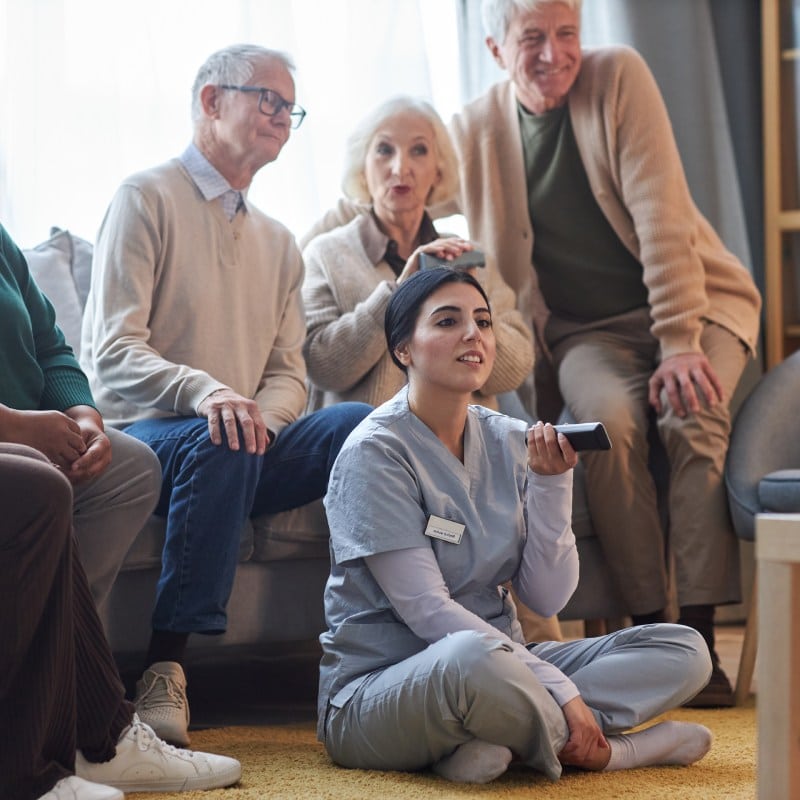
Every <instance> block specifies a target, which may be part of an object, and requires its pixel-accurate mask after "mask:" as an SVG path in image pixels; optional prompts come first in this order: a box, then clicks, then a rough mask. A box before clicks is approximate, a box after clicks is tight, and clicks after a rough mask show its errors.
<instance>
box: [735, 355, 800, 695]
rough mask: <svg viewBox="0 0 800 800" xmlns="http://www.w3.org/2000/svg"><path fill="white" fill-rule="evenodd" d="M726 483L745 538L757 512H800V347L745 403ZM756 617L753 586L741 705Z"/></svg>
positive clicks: (746, 687)
mask: <svg viewBox="0 0 800 800" xmlns="http://www.w3.org/2000/svg"><path fill="white" fill-rule="evenodd" d="M725 484H726V487H727V490H728V503H729V506H730V511H731V519H732V521H733V527H734V530H735V531H736V533H737V535H738V536H739V538H741V539H746V540H748V541H752V540H753V539H754V538H755V517H756V514H760V513H764V512H771V513H799V512H800V351H799V352H796V353H794V354H793V355H791V356H789V358H787V359H786V360H785V361H783V362H782V363H781V364H779V365H778V366H776V367H774V368H773V369H772V370H770V371H769V372H768V373H767V374H766V375H764V376H763V377H762V378H761V380H760V381H759V382H758V383H757V384H756V387H755V388H754V389H753V391H752V392H751V394H750V395H749V397H748V398H747V399H746V400H745V402H744V404H743V405H742V408H741V409H740V411H739V413H738V415H737V417H736V420H735V422H734V425H733V431H732V432H731V442H730V447H729V449H728V459H727V462H726V466H725ZM755 621H756V614H755V587H754V590H753V596H752V599H751V602H750V611H749V613H748V617H747V627H746V629H745V638H744V644H743V647H742V657H741V661H740V663H739V675H738V677H737V680H736V702H737V705H740V704H741V703H742V702H743V701H744V700H745V699H746V698H747V695H748V694H749V692H750V684H751V683H752V678H753V669H754V666H755V658H756V624H755Z"/></svg>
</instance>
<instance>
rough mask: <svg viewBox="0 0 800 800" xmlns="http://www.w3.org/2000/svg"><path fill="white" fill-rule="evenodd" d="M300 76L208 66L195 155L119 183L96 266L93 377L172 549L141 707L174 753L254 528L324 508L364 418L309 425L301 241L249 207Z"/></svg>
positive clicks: (286, 68) (258, 53) (348, 406)
mask: <svg viewBox="0 0 800 800" xmlns="http://www.w3.org/2000/svg"><path fill="white" fill-rule="evenodd" d="M293 68H294V67H293V64H292V62H291V60H290V59H289V57H288V56H287V55H285V54H284V53H281V52H277V51H273V50H267V49H264V48H261V47H256V46H252V45H236V46H232V47H228V48H225V49H223V50H220V51H219V52H217V53H214V54H213V55H211V56H210V57H209V58H208V59H207V60H206V62H205V64H203V66H202V67H201V68H200V70H199V72H198V74H197V77H196V79H195V82H194V86H193V89H192V117H193V122H194V136H193V141H192V143H191V144H190V145H189V147H188V148H187V149H186V151H185V152H184V153H183V154H182V155H181V156H179V157H178V158H175V159H172V160H171V161H169V162H167V163H165V164H162V165H160V166H157V167H155V168H152V169H149V170H146V171H144V172H140V173H138V174H136V175H133V176H132V177H130V178H128V179H127V180H125V181H124V182H123V184H122V186H121V187H120V188H119V189H118V191H117V193H116V195H115V196H114V198H113V199H112V201H111V205H110V206H109V208H108V211H107V212H106V216H105V219H104V220H103V223H102V226H101V228H100V232H99V234H98V240H97V245H96V249H95V257H94V267H93V275H92V287H91V292H90V294H89V299H88V301H87V306H86V314H85V319H84V328H83V347H82V363H83V366H84V368H85V369H86V371H87V373H88V374H89V376H90V379H91V384H92V388H93V390H94V393H95V398H96V400H97V404H98V406H99V407H100V408H101V409H102V411H103V412H104V414H105V418H106V420H107V422H109V423H110V424H113V425H116V426H118V427H121V428H124V429H125V430H126V432H127V433H129V434H131V435H133V436H135V437H136V438H138V439H140V440H141V441H143V442H146V443H147V444H149V445H150V446H151V447H152V448H153V450H154V451H155V452H156V454H157V455H158V457H159V459H160V461H161V465H162V471H163V489H162V494H161V498H160V501H159V504H158V507H157V508H156V513H157V514H160V515H163V516H165V517H166V519H167V532H166V542H165V545H164V551H163V555H162V572H161V577H160V580H159V583H158V589H157V596H156V603H155V609H154V612H153V618H152V627H153V632H152V637H151V641H150V647H149V651H148V654H147V664H146V667H147V668H146V669H145V671H144V675H143V677H142V679H141V680H140V681H139V682H138V684H137V696H136V700H135V702H136V707H137V711H138V713H139V716H140V717H141V718H142V720H143V721H146V722H147V723H148V724H150V725H151V726H152V727H153V728H154V729H155V730H156V731H157V732H158V733H159V735H160V736H161V737H162V738H164V739H166V740H168V741H170V742H173V743H175V744H179V745H185V744H187V743H188V733H187V727H188V719H189V711H188V704H187V702H186V695H185V686H186V682H185V677H184V674H183V669H182V666H181V662H182V660H183V655H184V651H185V648H186V643H187V640H188V637H189V634H190V633H205V634H218V633H222V632H223V631H224V630H225V628H226V611H225V609H226V604H227V601H228V598H229V595H230V591H231V587H232V584H233V578H234V574H235V570H236V564H237V559H238V551H239V535H240V532H241V530H242V526H243V524H244V522H245V520H246V519H247V517H248V516H251V515H256V514H263V513H276V512H278V511H284V510H287V509H290V508H296V507H298V506H301V505H303V504H305V503H308V502H310V501H311V500H314V499H316V498H318V497H321V496H322V495H323V494H324V492H325V489H326V486H327V479H328V472H329V469H330V467H331V466H332V464H333V461H334V459H335V457H336V455H337V453H338V450H339V447H340V446H341V444H342V442H343V441H344V439H345V438H346V437H347V435H348V434H349V432H350V430H351V429H352V428H353V427H355V425H356V424H357V423H358V422H359V421H360V420H361V419H362V418H363V417H364V416H365V414H366V413H367V412H368V411H369V410H370V409H369V406H366V405H363V404H360V403H344V404H340V405H338V406H335V407H331V408H328V409H324V410H322V411H319V412H316V413H314V414H311V415H308V416H306V417H303V418H299V416H300V414H301V412H302V410H303V408H304V405H305V402H306V390H305V374H306V373H305V364H304V361H303V355H302V345H303V339H304V335H305V320H304V316H303V308H302V303H301V295H300V288H301V286H302V282H303V263H302V259H301V256H300V253H299V251H298V249H297V246H296V244H295V241H294V237H293V236H292V234H291V233H290V232H289V231H288V230H287V229H286V228H285V227H284V226H282V225H281V224H280V223H278V222H276V221H275V220H273V219H271V218H269V217H267V216H266V215H265V214H263V213H262V212H261V211H259V210H258V209H257V208H255V207H254V206H253V205H252V204H251V203H250V202H249V201H248V199H247V189H248V187H249V186H250V183H251V181H252V179H253V177H254V175H255V174H256V173H257V172H258V170H260V169H261V168H262V167H263V166H265V165H266V164H269V163H271V162H272V161H274V160H275V159H276V158H277V157H278V155H279V154H280V152H281V149H282V148H283V146H284V145H285V144H286V142H287V140H288V139H289V135H290V132H291V130H292V129H295V128H298V127H299V126H300V124H301V122H302V121H303V118H304V116H305V111H304V110H303V109H302V108H301V107H300V106H299V105H297V104H296V103H295V102H294V100H295V86H294V80H293V77H292V70H293Z"/></svg>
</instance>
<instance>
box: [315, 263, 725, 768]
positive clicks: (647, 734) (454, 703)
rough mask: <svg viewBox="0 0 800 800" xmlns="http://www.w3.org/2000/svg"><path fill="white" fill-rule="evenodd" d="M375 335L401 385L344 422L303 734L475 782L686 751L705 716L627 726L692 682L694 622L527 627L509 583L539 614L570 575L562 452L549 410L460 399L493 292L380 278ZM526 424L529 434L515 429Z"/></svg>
mask: <svg viewBox="0 0 800 800" xmlns="http://www.w3.org/2000/svg"><path fill="white" fill-rule="evenodd" d="M385 330H386V338H387V342H388V346H389V351H390V353H391V354H392V357H393V359H394V360H395V361H396V363H397V364H398V366H400V367H401V369H403V370H405V371H406V372H407V375H408V384H407V386H406V387H404V388H403V389H401V390H400V392H399V393H398V394H397V395H395V397H394V398H392V399H391V400H389V401H388V402H386V403H384V404H383V405H382V406H380V407H379V408H377V409H375V410H374V411H373V412H372V413H371V414H370V415H369V416H368V417H367V418H366V419H365V420H364V421H363V422H362V423H361V424H360V425H359V426H358V427H357V428H356V429H355V430H354V431H353V433H352V434H351V435H350V437H349V438H348V440H347V442H346V443H345V445H344V447H343V449H342V451H341V453H340V454H339V457H338V458H337V460H336V463H335V465H334V468H333V471H332V473H331V478H330V483H329V488H328V494H327V496H326V498H325V505H326V509H327V513H328V520H329V524H330V529H331V555H332V568H331V575H330V578H329V580H328V584H327V587H326V590H325V613H326V618H327V624H328V630H327V631H326V632H325V633H324V634H323V635H322V636H321V637H320V638H321V642H322V646H323V657H322V663H321V672H320V692H319V725H318V734H319V737H320V739H321V740H322V741H323V742H324V743H325V747H326V749H327V751H328V753H329V754H330V756H331V757H332V758H333V760H334V761H335V762H336V763H338V764H340V765H342V766H345V767H357V768H362V769H391V770H416V769H422V768H425V767H432V768H433V770H434V771H435V772H437V773H438V774H440V775H442V776H444V777H445V778H448V779H450V780H454V781H463V782H487V781H490V780H492V779H494V778H496V777H497V776H498V775H500V774H501V773H503V772H504V771H505V770H506V768H507V767H508V765H509V763H510V762H511V761H512V759H515V758H516V759H519V760H521V761H522V762H524V763H525V764H527V765H528V766H531V767H533V768H535V769H537V770H540V771H542V772H544V773H545V774H546V775H547V776H549V777H550V778H552V779H556V778H558V777H559V776H560V774H561V770H562V765H572V766H577V767H581V768H585V769H592V770H614V769H627V768H631V767H640V766H647V765H654V764H684V765H685V764H691V763H693V762H694V761H697V760H698V759H700V758H702V757H703V756H704V755H705V753H706V752H707V751H708V749H709V748H710V746H711V738H712V737H711V733H710V731H709V730H708V729H707V728H704V727H703V726H701V725H696V724H692V723H679V722H662V723H659V724H656V725H653V726H651V727H649V728H647V729H645V730H643V731H640V732H636V733H625V731H627V730H629V729H631V728H633V727H635V726H637V725H640V724H641V723H643V722H646V721H647V720H650V719H652V718H653V717H654V716H656V715H658V714H661V713H662V712H664V711H667V710H668V709H671V708H674V707H676V706H679V705H681V704H682V703H684V702H685V701H686V700H688V699H689V698H690V697H692V696H694V695H695V694H696V693H697V692H698V691H699V690H700V689H701V688H702V687H703V686H704V685H705V684H706V682H707V681H708V679H709V676H710V674H711V659H710V656H709V652H708V648H707V646H706V644H705V642H704V641H703V639H702V637H701V636H700V635H699V634H698V633H697V632H696V631H694V630H692V629H691V628H688V627H684V626H681V625H669V624H653V625H643V626H639V627H634V628H629V629H626V630H623V631H620V632H618V633H614V634H611V635H608V636H603V637H599V638H595V639H584V640H579V641H572V642H542V643H539V644H530V645H527V646H526V644H525V643H524V641H523V639H522V636H521V632H520V627H519V624H518V622H517V620H516V612H515V608H514V604H513V602H512V600H511V598H510V595H509V593H508V592H507V591H506V590H505V589H502V588H501V584H503V583H504V582H506V581H509V580H511V581H512V582H513V585H514V587H515V588H516V590H517V592H518V593H519V596H520V597H521V599H522V600H523V601H524V602H525V603H527V604H529V605H530V606H531V607H532V608H533V609H535V610H536V611H537V612H539V613H540V614H544V615H550V614H554V613H557V612H558V611H559V610H560V609H561V608H562V607H563V605H564V604H565V603H566V601H567V599H568V598H569V596H570V594H571V593H572V591H573V590H574V588H575V586H576V584H577V580H578V556H577V551H576V548H575V538H574V535H573V533H572V529H571V527H570V516H571V507H572V503H571V494H572V467H574V465H575V464H576V462H577V455H576V453H575V451H574V450H573V449H572V447H571V446H570V445H569V443H568V442H567V440H566V439H565V438H564V436H563V435H560V434H557V433H556V431H555V430H554V429H553V428H552V426H550V425H543V424H542V423H537V424H536V425H535V426H533V427H532V428H530V429H529V430H527V433H526V425H525V423H522V422H520V421H518V420H515V419H512V418H510V417H506V416H504V415H502V414H499V413H497V412H494V411H492V410H489V409H487V408H483V407H480V406H473V405H470V404H469V403H470V396H471V393H472V392H473V391H475V389H476V388H478V387H480V386H481V385H483V384H484V383H485V381H486V378H487V375H488V374H489V373H490V372H491V369H492V364H493V360H494V351H495V341H494V335H493V332H492V316H491V310H490V308H489V301H488V299H487V297H486V294H485V292H484V290H483V289H482V288H481V286H480V284H479V283H477V282H476V281H475V280H474V278H473V277H472V276H470V275H469V274H465V273H463V272H459V271H454V270H450V269H435V270H431V271H427V272H420V273H418V274H416V275H414V276H412V277H410V278H409V279H408V280H407V281H404V282H403V283H402V285H400V286H399V287H398V288H397V290H396V291H395V292H394V293H393V295H392V298H391V300H390V301H389V305H388V307H387V311H386V321H385ZM526 437H527V446H526Z"/></svg>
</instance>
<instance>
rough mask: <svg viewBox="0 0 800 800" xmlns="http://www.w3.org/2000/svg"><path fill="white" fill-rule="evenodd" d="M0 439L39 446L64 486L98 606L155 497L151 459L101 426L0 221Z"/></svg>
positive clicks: (50, 312)
mask: <svg viewBox="0 0 800 800" xmlns="http://www.w3.org/2000/svg"><path fill="white" fill-rule="evenodd" d="M0 341H2V348H0V443H13V444H21V445H27V446H29V447H32V448H34V449H35V450H38V451H39V452H41V453H43V454H44V455H45V456H46V457H47V458H48V460H49V461H50V462H52V463H53V464H54V465H55V466H56V467H57V468H58V469H59V470H61V472H63V473H64V475H65V476H66V478H67V479H68V480H69V482H70V483H71V484H72V487H73V493H74V512H75V513H74V524H75V534H76V537H77V540H78V543H79V546H80V549H81V558H82V561H83V565H84V568H85V570H86V574H87V577H88V579H89V584H90V586H91V587H92V594H93V596H94V599H95V602H96V603H97V605H98V606H102V604H103V603H104V602H105V600H106V599H107V597H108V593H109V591H110V590H111V585H112V583H113V582H114V579H115V578H116V576H117V573H118V572H119V569H120V567H121V565H122V562H123V560H124V558H125V555H126V553H127V552H128V550H129V549H130V546H131V544H132V543H133V540H134V539H135V538H136V536H137V534H138V533H139V531H140V530H141V528H142V525H143V524H144V522H145V520H146V519H147V517H148V516H149V515H150V513H151V512H152V511H153V508H154V507H155V505H156V502H157V501H158V493H159V489H160V482H161V480H160V473H161V470H160V468H159V464H158V459H156V458H155V457H154V456H153V454H152V452H151V451H150V449H149V448H148V447H146V446H144V445H142V444H141V442H138V441H137V440H136V439H134V438H133V437H131V436H127V435H123V434H121V433H119V432H118V431H113V430H106V429H105V427H104V425H103V418H102V417H101V416H100V413H99V412H98V410H97V408H96V406H95V402H94V399H93V396H92V392H91V390H90V388H89V382H88V380H87V378H86V375H85V374H84V373H83V371H82V370H81V368H80V366H79V364H78V361H77V359H76V357H75V354H74V353H73V352H72V348H71V347H70V346H69V345H68V344H67V343H66V341H65V339H64V334H63V333H62V332H61V329H60V328H59V327H58V325H57V324H56V318H55V310H54V309H53V306H52V304H51V303H50V301H49V300H48V299H47V298H46V297H45V296H44V295H43V294H42V292H41V291H40V290H39V287H38V286H37V285H36V282H35V281H34V279H33V278H32V276H31V274H30V272H29V270H28V265H27V262H26V261H25V257H24V256H23V254H22V252H21V251H20V250H19V248H18V247H17V246H16V245H15V244H14V242H13V241H12V239H11V237H10V236H9V235H8V233H7V231H6V230H5V229H4V228H3V227H2V226H0Z"/></svg>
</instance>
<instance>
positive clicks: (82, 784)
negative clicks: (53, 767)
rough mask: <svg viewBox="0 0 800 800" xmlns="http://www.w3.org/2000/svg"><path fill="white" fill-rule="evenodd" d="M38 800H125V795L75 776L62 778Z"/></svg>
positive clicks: (112, 788) (109, 787) (110, 787)
mask: <svg viewBox="0 0 800 800" xmlns="http://www.w3.org/2000/svg"><path fill="white" fill-rule="evenodd" d="M39 800H125V795H124V794H122V792H121V791H120V790H119V789H115V788H114V787H113V786H104V785H103V784H102V783H90V782H89V781H85V780H84V779H83V778H79V777H78V776H77V775H70V776H69V777H68V778H62V779H61V780H60V781H59V782H58V783H57V784H56V785H55V786H54V787H53V788H52V789H51V790H50V791H49V792H48V793H47V794H43V795H42V796H41V797H40V798H39Z"/></svg>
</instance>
